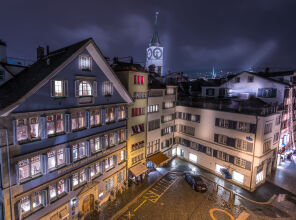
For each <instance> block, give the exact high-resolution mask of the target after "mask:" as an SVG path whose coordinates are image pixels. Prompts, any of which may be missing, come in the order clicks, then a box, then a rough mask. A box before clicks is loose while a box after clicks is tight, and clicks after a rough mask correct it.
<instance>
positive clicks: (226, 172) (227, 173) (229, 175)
mask: <svg viewBox="0 0 296 220" xmlns="http://www.w3.org/2000/svg"><path fill="white" fill-rule="evenodd" d="M220 172H221V174H222V176H224V177H225V178H226V179H232V176H231V174H230V173H229V172H228V170H227V169H226V168H221V169H220Z"/></svg>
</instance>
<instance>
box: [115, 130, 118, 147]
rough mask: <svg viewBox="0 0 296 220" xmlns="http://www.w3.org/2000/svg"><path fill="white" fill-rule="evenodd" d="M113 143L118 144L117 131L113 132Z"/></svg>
mask: <svg viewBox="0 0 296 220" xmlns="http://www.w3.org/2000/svg"><path fill="white" fill-rule="evenodd" d="M114 139H115V141H114V143H115V144H116V145H117V144H118V132H114Z"/></svg>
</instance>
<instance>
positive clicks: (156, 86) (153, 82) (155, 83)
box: [148, 75, 166, 89]
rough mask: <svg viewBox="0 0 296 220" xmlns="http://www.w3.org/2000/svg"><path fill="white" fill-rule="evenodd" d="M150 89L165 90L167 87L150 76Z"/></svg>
mask: <svg viewBox="0 0 296 220" xmlns="http://www.w3.org/2000/svg"><path fill="white" fill-rule="evenodd" d="M148 86H149V89H165V88H166V87H165V85H164V84H163V83H162V82H160V81H159V80H157V79H155V78H154V77H153V76H150V75H149V84H148Z"/></svg>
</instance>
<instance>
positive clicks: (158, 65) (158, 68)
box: [146, 12, 164, 76]
mask: <svg viewBox="0 0 296 220" xmlns="http://www.w3.org/2000/svg"><path fill="white" fill-rule="evenodd" d="M158 14H159V12H156V13H155V23H154V32H153V36H152V39H151V41H150V44H149V47H148V48H147V49H146V68H147V70H149V69H151V67H152V66H153V67H154V68H155V72H157V73H159V74H161V76H163V75H164V69H163V47H162V46H161V43H160V40H159V36H158V30H157V16H158Z"/></svg>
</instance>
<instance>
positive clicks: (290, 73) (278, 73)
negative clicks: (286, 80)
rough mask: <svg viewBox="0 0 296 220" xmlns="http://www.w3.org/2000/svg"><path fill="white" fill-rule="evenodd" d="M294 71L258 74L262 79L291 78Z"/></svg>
mask: <svg viewBox="0 0 296 220" xmlns="http://www.w3.org/2000/svg"><path fill="white" fill-rule="evenodd" d="M294 72H295V71H294V70H289V71H280V72H259V73H258V74H259V75H261V76H264V77H277V76H291V75H293V74H294Z"/></svg>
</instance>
